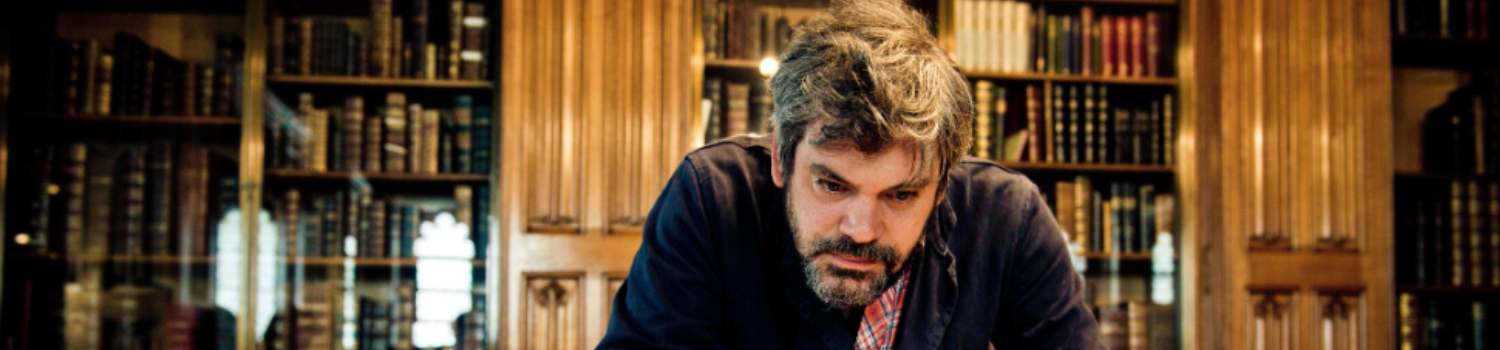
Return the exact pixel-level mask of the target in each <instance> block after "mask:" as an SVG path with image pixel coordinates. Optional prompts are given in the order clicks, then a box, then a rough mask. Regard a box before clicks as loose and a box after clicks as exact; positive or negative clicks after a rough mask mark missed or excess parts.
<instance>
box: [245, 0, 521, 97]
mask: <svg viewBox="0 0 1500 350" xmlns="http://www.w3.org/2000/svg"><path fill="white" fill-rule="evenodd" d="M370 3H371V5H370V6H371V8H370V17H369V18H349V17H290V18H287V17H279V16H278V17H272V18H271V24H270V28H271V34H270V35H271V37H270V40H271V45H270V51H271V52H270V53H269V56H270V60H271V62H270V65H271V67H270V69H271V74H289V75H343V76H370V77H384V78H417V79H447V80H453V79H464V80H482V79H487V78H488V77H489V76H490V68H489V67H487V66H486V65H485V63H484V62H485V57H489V56H491V55H490V53H489V50H490V44H489V39H490V34H489V33H490V30H489V29H487V26H488V25H487V22H488V21H487V20H486V18H488V17H487V16H486V15H485V6H484V4H483V3H480V2H464V1H462V0H451V1H445V0H402V1H394V0H374V1H371V2H370Z"/></svg>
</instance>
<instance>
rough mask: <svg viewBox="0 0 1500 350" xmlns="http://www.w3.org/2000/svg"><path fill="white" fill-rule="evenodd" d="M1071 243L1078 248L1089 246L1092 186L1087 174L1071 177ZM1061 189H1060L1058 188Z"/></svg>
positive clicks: (1091, 218)
mask: <svg viewBox="0 0 1500 350" xmlns="http://www.w3.org/2000/svg"><path fill="white" fill-rule="evenodd" d="M1073 184H1074V185H1073V204H1072V207H1073V227H1071V228H1070V229H1071V230H1072V231H1073V232H1072V233H1071V234H1070V236H1071V237H1073V239H1072V240H1073V243H1074V244H1075V245H1077V246H1078V247H1080V248H1084V249H1087V248H1086V247H1088V246H1089V231H1090V229H1091V228H1090V226H1092V224H1093V222H1092V220H1093V215H1091V214H1092V205H1093V204H1092V203H1091V202H1090V200H1091V198H1090V196H1091V194H1092V193H1093V192H1094V191H1093V186H1092V184H1091V183H1090V181H1089V178H1088V177H1087V176H1083V175H1078V176H1075V177H1074V178H1073ZM1059 191H1061V190H1059Z"/></svg>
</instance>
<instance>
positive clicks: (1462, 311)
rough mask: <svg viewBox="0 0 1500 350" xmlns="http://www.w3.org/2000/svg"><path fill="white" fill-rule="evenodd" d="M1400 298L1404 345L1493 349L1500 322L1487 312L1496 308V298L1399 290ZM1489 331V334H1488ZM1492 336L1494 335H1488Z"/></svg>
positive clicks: (1419, 349)
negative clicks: (1491, 317) (1439, 296)
mask: <svg viewBox="0 0 1500 350" xmlns="http://www.w3.org/2000/svg"><path fill="white" fill-rule="evenodd" d="M1398 298H1399V300H1397V303H1399V305H1397V306H1396V307H1397V309H1398V310H1397V312H1398V313H1399V317H1400V320H1399V321H1398V322H1400V326H1399V328H1398V332H1399V333H1398V336H1399V337H1400V342H1401V349H1403V350H1427V349H1432V350H1436V349H1494V348H1495V347H1496V343H1495V340H1494V339H1493V336H1494V335H1496V334H1500V325H1497V324H1496V323H1495V322H1489V321H1487V320H1486V319H1487V318H1488V316H1486V314H1494V313H1495V312H1497V311H1500V310H1496V308H1495V305H1496V303H1495V302H1494V301H1493V300H1483V299H1478V300H1476V299H1468V298H1452V297H1442V298H1436V297H1428V296H1423V295H1416V294H1412V293H1400V296H1399V297H1398ZM1486 334H1488V335H1490V336H1486ZM1486 338H1491V339H1486Z"/></svg>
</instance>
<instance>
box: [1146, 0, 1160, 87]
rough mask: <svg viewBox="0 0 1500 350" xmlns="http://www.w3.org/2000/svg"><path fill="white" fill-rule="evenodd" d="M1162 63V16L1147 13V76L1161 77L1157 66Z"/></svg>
mask: <svg viewBox="0 0 1500 350" xmlns="http://www.w3.org/2000/svg"><path fill="white" fill-rule="evenodd" d="M1159 62H1161V16H1160V15H1158V14H1157V13H1156V12H1154V11H1153V12H1146V76H1149V77H1155V76H1160V75H1161V71H1160V70H1158V69H1157V68H1158V67H1157V66H1156V65H1157V64H1158V63H1159Z"/></svg>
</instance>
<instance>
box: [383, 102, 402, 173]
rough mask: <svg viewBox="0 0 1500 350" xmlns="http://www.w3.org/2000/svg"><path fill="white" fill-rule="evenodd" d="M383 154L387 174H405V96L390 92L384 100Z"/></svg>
mask: <svg viewBox="0 0 1500 350" xmlns="http://www.w3.org/2000/svg"><path fill="white" fill-rule="evenodd" d="M385 103H386V107H385V122H384V127H385V139H384V141H385V145H384V146H383V151H384V153H385V165H384V167H383V168H384V170H385V171H387V172H394V173H404V172H406V171H407V170H406V169H407V168H406V162H407V131H406V127H407V125H406V123H407V120H406V108H407V105H406V94H402V93H399V92H392V93H389V94H386V98H385Z"/></svg>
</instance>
